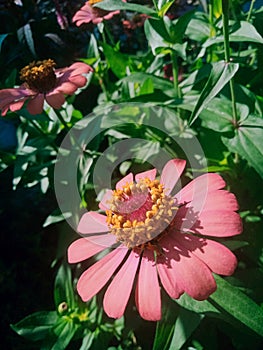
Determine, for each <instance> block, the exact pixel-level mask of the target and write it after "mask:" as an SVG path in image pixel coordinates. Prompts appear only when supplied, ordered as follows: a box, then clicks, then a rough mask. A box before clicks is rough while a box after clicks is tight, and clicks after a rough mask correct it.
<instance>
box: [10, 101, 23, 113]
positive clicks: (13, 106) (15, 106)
mask: <svg viewBox="0 0 263 350" xmlns="http://www.w3.org/2000/svg"><path fill="white" fill-rule="evenodd" d="M25 101H26V98H25V99H23V100H22V101H18V102H14V103H11V104H10V106H9V108H10V111H12V112H15V111H18V110H19V109H21V108H22V107H23V105H24V103H25Z"/></svg>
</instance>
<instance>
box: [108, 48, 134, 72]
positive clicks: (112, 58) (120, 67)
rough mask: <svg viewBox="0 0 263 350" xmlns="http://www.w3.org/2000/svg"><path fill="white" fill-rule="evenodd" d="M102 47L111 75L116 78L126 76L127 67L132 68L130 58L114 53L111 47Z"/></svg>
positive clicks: (117, 52)
mask: <svg viewBox="0 0 263 350" xmlns="http://www.w3.org/2000/svg"><path fill="white" fill-rule="evenodd" d="M102 47H103V52H104V54H105V56H106V59H107V61H108V64H109V66H110V68H111V70H112V71H113V73H114V74H115V75H116V76H117V77H118V78H123V77H125V76H126V75H127V67H129V68H131V66H132V61H131V58H130V56H129V55H126V54H123V53H121V52H119V51H116V50H115V49H114V48H113V47H111V46H110V45H108V44H106V43H102Z"/></svg>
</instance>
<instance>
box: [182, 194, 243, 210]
mask: <svg viewBox="0 0 263 350" xmlns="http://www.w3.org/2000/svg"><path fill="white" fill-rule="evenodd" d="M189 206H191V203H189ZM238 208H239V207H238V203H237V200H236V197H235V196H234V194H233V193H230V192H228V191H225V190H217V191H212V192H209V193H208V195H207V197H206V200H205V203H204V205H203V210H202V211H203V212H205V211H207V210H233V211H235V210H238Z"/></svg>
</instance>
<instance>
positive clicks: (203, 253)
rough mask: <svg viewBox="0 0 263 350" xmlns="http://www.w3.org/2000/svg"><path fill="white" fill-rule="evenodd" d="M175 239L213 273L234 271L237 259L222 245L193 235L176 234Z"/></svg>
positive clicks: (222, 273) (227, 273) (221, 273)
mask: <svg viewBox="0 0 263 350" xmlns="http://www.w3.org/2000/svg"><path fill="white" fill-rule="evenodd" d="M176 240H177V241H179V243H180V244H181V245H182V246H183V247H184V248H185V249H187V250H190V251H191V252H192V253H193V254H194V255H195V256H197V257H198V258H199V259H200V260H202V261H204V262H205V263H206V265H207V266H208V267H209V268H210V269H211V270H212V271H213V272H215V273H217V274H219V275H224V276H230V275H232V274H233V272H234V271H235V268H236V265H237V259H236V257H235V255H234V254H233V253H232V252H231V251H230V250H229V249H228V248H226V247H225V246H224V245H222V244H220V243H217V242H215V241H211V240H209V239H204V238H199V237H196V236H193V235H183V234H178V235H177V236H176Z"/></svg>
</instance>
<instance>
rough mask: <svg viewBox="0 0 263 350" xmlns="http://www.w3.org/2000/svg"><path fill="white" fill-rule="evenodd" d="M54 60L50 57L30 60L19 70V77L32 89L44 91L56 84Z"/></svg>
mask: <svg viewBox="0 0 263 350" xmlns="http://www.w3.org/2000/svg"><path fill="white" fill-rule="evenodd" d="M55 65H56V64H55V62H54V61H53V60H51V59H48V60H44V61H37V62H32V63H30V64H29V65H28V66H26V67H24V68H22V69H21V71H20V79H21V80H22V81H24V82H25V83H26V85H27V86H28V88H30V89H31V90H33V91H36V92H40V93H46V92H48V91H50V90H51V89H53V88H54V87H55V85H56V75H55V72H54V67H55Z"/></svg>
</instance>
